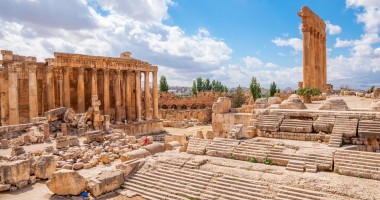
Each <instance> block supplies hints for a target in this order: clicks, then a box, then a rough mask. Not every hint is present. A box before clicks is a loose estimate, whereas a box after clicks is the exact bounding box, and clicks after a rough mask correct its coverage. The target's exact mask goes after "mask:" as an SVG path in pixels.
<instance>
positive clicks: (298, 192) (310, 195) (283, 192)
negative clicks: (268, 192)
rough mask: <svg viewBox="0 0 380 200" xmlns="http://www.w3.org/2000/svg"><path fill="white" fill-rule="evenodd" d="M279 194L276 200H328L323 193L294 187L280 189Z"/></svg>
mask: <svg viewBox="0 0 380 200" xmlns="http://www.w3.org/2000/svg"><path fill="white" fill-rule="evenodd" d="M277 190H278V193H277V196H276V198H275V199H276V200H307V199H311V200H323V199H325V200H327V199H328V198H327V197H326V194H325V193H323V192H316V191H310V190H304V189H300V188H294V187H286V186H283V187H280V188H277Z"/></svg>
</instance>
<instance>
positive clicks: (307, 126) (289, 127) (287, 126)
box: [280, 119, 313, 133]
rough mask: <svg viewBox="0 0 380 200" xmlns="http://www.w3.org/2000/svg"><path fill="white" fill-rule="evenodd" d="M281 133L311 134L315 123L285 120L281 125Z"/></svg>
mask: <svg viewBox="0 0 380 200" xmlns="http://www.w3.org/2000/svg"><path fill="white" fill-rule="evenodd" d="M280 131H281V132H292V133H311V132H313V121H311V120H299V119H284V120H283V121H282V123H281V126H280Z"/></svg>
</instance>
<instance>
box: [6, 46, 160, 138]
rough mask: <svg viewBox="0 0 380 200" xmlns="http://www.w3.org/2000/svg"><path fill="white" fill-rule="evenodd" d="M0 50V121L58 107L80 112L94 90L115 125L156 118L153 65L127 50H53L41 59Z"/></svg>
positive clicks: (30, 116) (8, 122)
mask: <svg viewBox="0 0 380 200" xmlns="http://www.w3.org/2000/svg"><path fill="white" fill-rule="evenodd" d="M1 54H2V57H3V59H2V60H1V64H2V66H3V68H2V69H0V85H1V95H0V102H1V106H0V107H1V109H0V111H1V125H3V126H4V125H17V124H26V123H29V122H32V119H33V118H36V117H41V116H44V113H45V112H46V111H48V110H52V109H55V108H60V107H67V108H73V109H74V111H75V112H77V113H84V112H85V111H86V109H87V108H88V107H90V106H91V98H92V96H94V95H95V96H98V98H99V99H100V100H101V104H100V112H101V114H104V115H109V116H110V119H111V121H114V122H115V123H114V124H116V125H121V124H125V122H128V124H134V123H140V124H141V122H142V121H144V122H145V123H150V124H151V126H155V124H157V123H159V122H158V120H157V119H158V91H157V70H158V68H157V67H156V66H152V65H150V64H149V63H147V62H144V61H141V60H137V59H134V58H132V57H131V53H129V52H124V53H122V54H121V55H120V58H112V57H102V56H89V55H80V54H70V53H59V52H56V53H54V58H47V59H45V62H37V61H36V58H35V57H30V56H19V55H14V54H13V52H12V51H5V50H2V51H1ZM142 74H144V86H143V90H142V81H141V78H142ZM150 74H152V76H153V79H152V83H153V85H152V86H150V80H151V79H150ZM151 88H152V89H151ZM151 90H152V91H151ZM152 124H153V125H152ZM148 131H149V130H148Z"/></svg>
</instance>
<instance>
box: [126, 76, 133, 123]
mask: <svg viewBox="0 0 380 200" xmlns="http://www.w3.org/2000/svg"><path fill="white" fill-rule="evenodd" d="M132 81H133V80H132V78H131V72H130V71H127V81H126V84H127V85H126V96H125V98H126V107H127V120H128V122H131V121H132Z"/></svg>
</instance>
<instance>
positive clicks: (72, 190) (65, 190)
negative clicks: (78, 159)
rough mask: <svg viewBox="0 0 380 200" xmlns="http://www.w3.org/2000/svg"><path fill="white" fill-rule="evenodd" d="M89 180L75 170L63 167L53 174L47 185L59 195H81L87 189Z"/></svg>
mask: <svg viewBox="0 0 380 200" xmlns="http://www.w3.org/2000/svg"><path fill="white" fill-rule="evenodd" d="M87 185H88V182H87V180H86V179H85V178H84V177H83V176H81V175H80V174H79V173H78V172H76V171H74V170H67V169H61V170H59V171H56V172H54V173H53V174H52V177H51V179H49V180H48V181H47V182H46V186H47V187H48V188H49V190H50V191H52V192H53V193H54V194H57V195H79V194H81V193H82V192H84V191H85V190H86V187H87Z"/></svg>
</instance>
